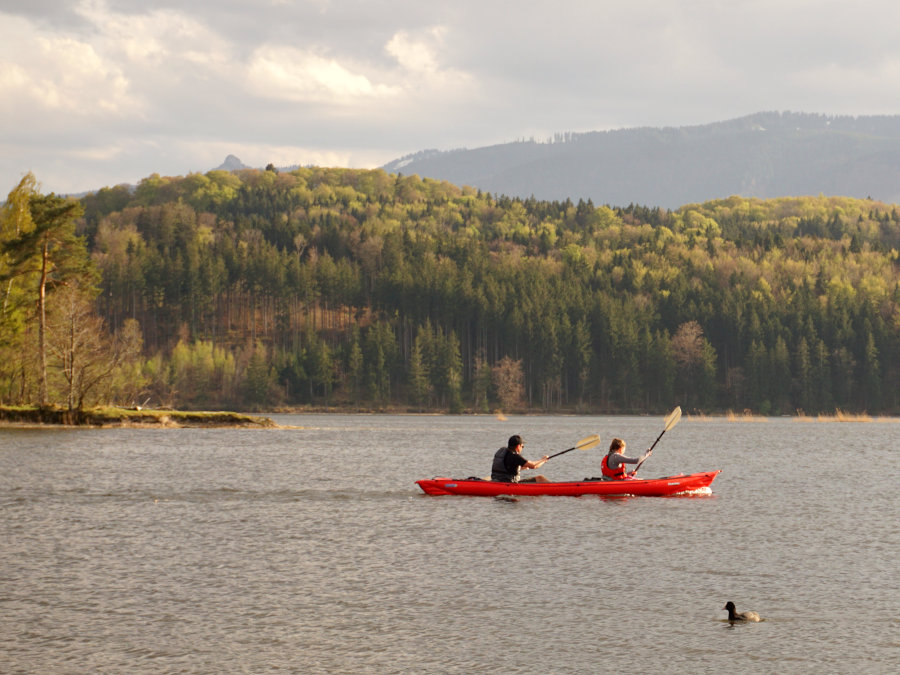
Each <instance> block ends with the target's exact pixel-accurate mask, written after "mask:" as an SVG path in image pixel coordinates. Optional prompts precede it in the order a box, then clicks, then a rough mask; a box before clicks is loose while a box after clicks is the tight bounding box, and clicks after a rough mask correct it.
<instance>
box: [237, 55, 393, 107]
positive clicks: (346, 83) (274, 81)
mask: <svg viewBox="0 0 900 675" xmlns="http://www.w3.org/2000/svg"><path fill="white" fill-rule="evenodd" d="M247 83H248V87H249V88H250V90H251V91H253V92H254V93H256V94H257V95H259V96H263V97H267V98H274V99H285V100H291V101H299V102H315V103H336V104H349V103H353V102H356V101H358V100H359V99H369V98H373V97H387V96H392V95H395V94H396V93H397V89H396V88H395V87H391V86H388V85H385V84H377V83H373V82H372V81H371V80H370V79H369V78H368V77H367V76H366V75H363V74H362V73H360V72H354V71H353V70H351V69H350V68H348V67H346V66H344V65H342V64H340V63H338V62H337V60H335V59H333V58H328V57H324V56H320V55H318V54H315V53H312V52H309V51H305V50H302V49H297V48H294V47H287V46H265V47H261V48H260V49H258V50H256V51H255V52H254V54H253V56H252V58H251V59H250V62H249V64H248V66H247Z"/></svg>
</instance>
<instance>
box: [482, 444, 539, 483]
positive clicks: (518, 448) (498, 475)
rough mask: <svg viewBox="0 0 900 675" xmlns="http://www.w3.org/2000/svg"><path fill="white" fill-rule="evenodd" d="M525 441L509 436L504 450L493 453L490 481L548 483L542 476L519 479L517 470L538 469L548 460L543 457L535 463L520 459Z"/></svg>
mask: <svg viewBox="0 0 900 675" xmlns="http://www.w3.org/2000/svg"><path fill="white" fill-rule="evenodd" d="M524 446H525V441H523V440H522V437H521V436H519V435H518V434H516V435H515V436H510V437H509V441H508V442H507V444H506V447H505V448H500V449H499V450H497V452H496V453H494V463H493V464H492V466H491V480H496V481H501V482H503V483H549V482H550V481H549V480H548V479H547V478H545V477H544V476H534V477H533V478H522V479H520V478H519V469H539V468H540V467H542V466H543V465H544V462H546V461H547V460H548V459H550V458H549V457H548V456H547V455H544V456H543V457H541V458H540V459H539V460H537V461H536V462H532V461H530V460H527V459H525V458H524V457H522V448H523V447H524Z"/></svg>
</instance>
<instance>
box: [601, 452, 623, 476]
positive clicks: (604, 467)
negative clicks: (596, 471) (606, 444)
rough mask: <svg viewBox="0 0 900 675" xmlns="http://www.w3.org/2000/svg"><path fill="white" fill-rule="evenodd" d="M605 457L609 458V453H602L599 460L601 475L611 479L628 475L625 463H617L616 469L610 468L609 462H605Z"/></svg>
mask: <svg viewBox="0 0 900 675" xmlns="http://www.w3.org/2000/svg"><path fill="white" fill-rule="evenodd" d="M607 459H609V455H604V456H603V459H601V460H600V471H601V472H602V473H603V475H604V476H606V477H607V478H612V479H613V480H624V479H625V476H626V475H628V474H627V472H626V471H625V465H624V464H619V468H618V469H610V468H609V464H608V463H607V462H606V460H607Z"/></svg>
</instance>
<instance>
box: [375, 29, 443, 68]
mask: <svg viewBox="0 0 900 675" xmlns="http://www.w3.org/2000/svg"><path fill="white" fill-rule="evenodd" d="M443 33H444V30H443V29H441V28H432V29H431V30H429V31H428V35H426V36H425V39H422V38H418V39H417V38H415V37H412V36H411V35H410V34H409V33H407V32H406V31H400V32H398V33H396V34H395V35H394V36H393V37H392V38H391V39H390V41H389V42H388V43H387V46H386V47H385V49H386V50H387V52H388V53H389V54H390V55H391V56H393V57H394V58H396V59H397V62H398V63H399V64H400V65H401V66H403V67H404V68H406V69H408V70H410V71H412V72H414V73H426V74H428V73H435V72H437V70H438V62H437V57H436V56H435V49H434V44H433V43H434V42H435V41H440V39H441V37H442V35H443ZM428 38H430V39H428Z"/></svg>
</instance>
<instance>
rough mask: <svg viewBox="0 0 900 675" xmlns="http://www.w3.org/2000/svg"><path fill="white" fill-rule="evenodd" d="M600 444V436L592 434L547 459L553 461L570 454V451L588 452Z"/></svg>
mask: <svg viewBox="0 0 900 675" xmlns="http://www.w3.org/2000/svg"><path fill="white" fill-rule="evenodd" d="M599 443H600V434H594V435H593V436H588V437H587V438H582V439H581V440H580V441H578V443H576V444H575V445H573V446H572V447H571V448H566V449H565V450H560V451H559V452H555V453H553V454H552V455H550V456H549V457H548V458H547V459H553V458H554V457H558V456H559V455H564V454H566V453H567V452H572V450H589V449H591V448H593V447H594V446H596V445H598V444H599Z"/></svg>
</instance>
